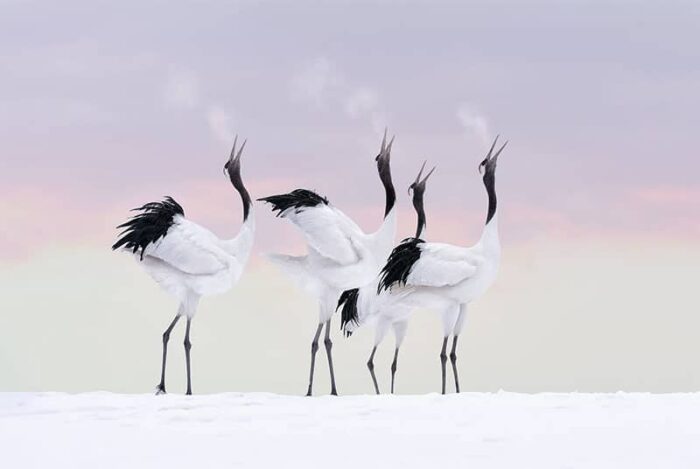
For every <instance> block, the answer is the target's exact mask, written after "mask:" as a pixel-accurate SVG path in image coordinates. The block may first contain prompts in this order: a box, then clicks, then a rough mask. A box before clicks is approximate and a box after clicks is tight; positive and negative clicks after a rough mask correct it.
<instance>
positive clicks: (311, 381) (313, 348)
mask: <svg viewBox="0 0 700 469" xmlns="http://www.w3.org/2000/svg"><path fill="white" fill-rule="evenodd" d="M322 329H323V323H319V325H318V328H317V329H316V334H315V335H314V340H313V341H312V342H311V371H310V372H309V390H308V391H307V392H306V395H307V396H310V395H311V391H312V389H313V387H314V367H315V366H316V352H317V351H318V338H319V337H320V336H321V330H322Z"/></svg>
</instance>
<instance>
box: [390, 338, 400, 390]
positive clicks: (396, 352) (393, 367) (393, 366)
mask: <svg viewBox="0 0 700 469" xmlns="http://www.w3.org/2000/svg"><path fill="white" fill-rule="evenodd" d="M398 361H399V348H398V347H396V349H394V361H393V362H391V393H392V394H394V377H395V376H396V364H397V362H398Z"/></svg>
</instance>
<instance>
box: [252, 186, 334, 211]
mask: <svg viewBox="0 0 700 469" xmlns="http://www.w3.org/2000/svg"><path fill="white" fill-rule="evenodd" d="M258 200H260V201H263V202H267V203H269V204H271V205H272V211H273V212H277V216H278V217H279V216H281V215H282V214H283V213H284V212H286V211H287V210H289V209H290V208H293V209H296V210H299V209H300V208H303V207H315V206H317V205H321V204H324V205H328V199H327V198H325V197H322V196H320V195H318V194H317V193H315V192H314V191H310V190H307V189H296V190H293V191H292V192H290V193H288V194H279V195H271V196H269V197H263V198H261V199H258Z"/></svg>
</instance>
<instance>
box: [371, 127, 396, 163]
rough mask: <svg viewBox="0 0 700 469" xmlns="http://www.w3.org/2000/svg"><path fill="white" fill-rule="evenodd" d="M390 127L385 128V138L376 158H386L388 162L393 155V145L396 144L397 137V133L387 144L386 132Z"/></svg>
mask: <svg viewBox="0 0 700 469" xmlns="http://www.w3.org/2000/svg"><path fill="white" fill-rule="evenodd" d="M387 131H388V128H386V127H385V128H384V138H383V139H382V147H381V148H380V149H379V154H378V155H377V157H376V158H375V160H376V161H379V160H386V161H387V162H388V161H389V158H390V157H391V146H392V145H393V144H394V139H395V138H396V135H394V136H393V137H391V140H390V141H389V144H388V145H387V143H386V134H387Z"/></svg>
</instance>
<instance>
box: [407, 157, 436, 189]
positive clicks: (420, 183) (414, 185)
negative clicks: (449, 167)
mask: <svg viewBox="0 0 700 469" xmlns="http://www.w3.org/2000/svg"><path fill="white" fill-rule="evenodd" d="M427 163H428V161H427V160H426V161H424V162H423V165H422V166H421V167H420V171H419V172H418V176H416V180H415V181H413V183H412V184H411V185H410V186H408V195H411V190H416V189H417V188H421V189H423V188H425V183H426V181H427V180H428V178H429V177H430V175H431V174H433V172H434V171H435V170H436V169H437V166H433V169H431V170H430V172H429V173H428V174H426V175H425V177H424V178H423V179H421V176H422V175H423V171H424V170H425V165H426V164H427Z"/></svg>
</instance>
